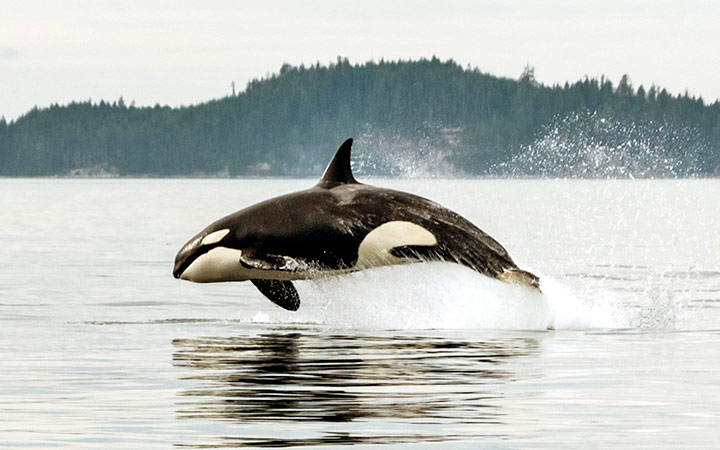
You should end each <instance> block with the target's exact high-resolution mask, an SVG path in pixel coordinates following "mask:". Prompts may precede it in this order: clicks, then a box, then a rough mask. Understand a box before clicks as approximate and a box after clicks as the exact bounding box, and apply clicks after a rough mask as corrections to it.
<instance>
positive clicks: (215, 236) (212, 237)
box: [200, 228, 230, 245]
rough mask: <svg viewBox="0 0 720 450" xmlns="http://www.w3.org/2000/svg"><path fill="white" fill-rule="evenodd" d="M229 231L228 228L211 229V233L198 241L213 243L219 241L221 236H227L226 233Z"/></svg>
mask: <svg viewBox="0 0 720 450" xmlns="http://www.w3.org/2000/svg"><path fill="white" fill-rule="evenodd" d="M229 232H230V230H229V229H228V228H225V229H222V230H218V231H213V232H212V233H210V234H208V235H207V236H205V237H204V238H203V239H202V241H200V244H201V245H210V244H215V243H216V242H220V240H221V239H222V238H224V237H225V236H227V234H228V233H229Z"/></svg>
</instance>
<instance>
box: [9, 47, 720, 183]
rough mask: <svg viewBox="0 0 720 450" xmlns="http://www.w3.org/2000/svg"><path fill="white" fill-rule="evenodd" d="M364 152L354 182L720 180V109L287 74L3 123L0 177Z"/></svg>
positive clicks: (206, 166) (414, 64) (660, 100)
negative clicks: (187, 101)
mask: <svg viewBox="0 0 720 450" xmlns="http://www.w3.org/2000/svg"><path fill="white" fill-rule="evenodd" d="M347 137H354V138H355V139H356V144H355V149H356V161H355V163H356V164H357V166H358V167H356V171H357V172H358V173H359V174H366V175H367V174H378V175H399V176H403V175H418V176H434V175H437V176H522V177H535V176H543V177H583V178H593V177H596V178H597V177H599V178H603V177H686V176H719V175H720V102H719V101H717V100H716V101H715V102H714V103H711V104H707V103H706V102H705V101H703V99H702V98H699V97H694V96H690V95H689V94H687V93H685V94H681V95H672V94H670V93H668V92H667V91H666V90H665V89H662V88H659V87H657V86H649V87H644V86H639V87H637V88H635V87H634V86H633V85H632V83H631V81H630V78H629V77H628V76H624V77H622V79H621V80H619V82H618V83H617V84H616V85H615V84H613V83H612V82H611V81H610V80H608V79H606V78H605V77H600V78H599V79H598V78H584V79H582V80H579V81H577V82H575V83H572V84H570V83H565V84H564V85H553V86H546V85H543V84H541V83H538V82H537V81H536V79H535V76H534V70H533V68H532V67H530V66H528V67H526V68H525V70H524V71H523V73H522V74H521V75H520V77H519V78H518V79H509V78H501V77H496V76H493V75H490V74H487V73H483V72H481V71H480V70H479V69H477V68H470V67H466V68H464V67H462V66H461V65H459V64H457V63H456V62H454V61H452V60H450V61H441V60H439V59H437V58H432V59H422V60H418V61H383V60H381V61H379V62H374V61H373V62H367V63H365V64H358V65H353V64H350V63H349V61H348V60H347V59H343V58H338V60H337V62H335V63H333V64H329V65H327V66H325V65H320V64H319V63H318V64H315V65H312V66H299V67H295V66H290V65H287V64H286V65H283V66H282V67H281V68H280V71H279V72H278V73H276V74H273V75H271V76H269V77H267V78H263V79H255V80H252V81H251V82H249V83H248V85H247V87H246V88H245V90H244V91H242V92H240V93H237V94H234V95H229V96H227V97H224V98H220V99H217V100H212V101H208V102H207V103H202V104H198V105H194V106H187V107H177V108H171V107H167V106H159V105H156V106H154V107H136V106H134V104H132V103H131V104H127V103H126V102H125V101H124V100H123V98H120V99H119V100H116V101H112V102H107V101H100V102H99V103H98V102H93V101H82V102H73V103H70V104H68V105H51V106H50V107H47V108H37V107H36V108H34V109H32V110H31V111H29V112H28V113H26V114H25V115H23V116H21V117H19V118H18V119H17V120H13V121H10V122H8V121H6V120H5V119H2V120H0V175H1V176H50V175H80V176H116V175H120V176H123V175H129V176H252V175H263V176H309V175H314V176H317V175H318V174H319V173H320V172H321V171H322V169H323V167H324V165H325V163H326V162H327V160H328V158H329V157H330V156H331V154H332V152H333V150H334V149H335V148H337V146H338V145H339V144H340V142H342V141H343V140H344V139H345V138H347Z"/></svg>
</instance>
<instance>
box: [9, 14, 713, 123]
mask: <svg viewBox="0 0 720 450" xmlns="http://www.w3.org/2000/svg"><path fill="white" fill-rule="evenodd" d="M339 55H340V56H346V57H348V58H349V59H350V61H351V62H365V61H367V60H370V59H375V60H379V59H380V58H385V59H398V58H403V59H409V58H412V59H416V58H420V57H428V58H429V57H431V56H432V55H437V56H438V57H439V58H441V59H449V58H452V59H454V60H455V61H457V62H458V63H460V64H462V65H463V66H466V65H468V64H470V65H472V66H477V67H479V68H480V69H481V70H483V71H484V72H489V73H491V74H495V75H501V76H508V77H513V78H517V77H518V76H519V75H520V73H521V72H522V70H523V67H524V66H525V64H527V63H530V64H531V65H533V66H535V73H536V77H537V78H538V80H540V81H541V82H544V83H550V84H552V83H556V82H560V83H564V82H565V81H566V80H570V81H575V80H577V79H580V78H582V77H583V76H585V75H589V76H599V75H601V74H605V75H607V76H609V77H610V79H612V80H613V81H614V82H617V81H618V80H619V79H620V76H621V75H622V74H623V73H628V74H629V75H630V77H631V80H632V81H633V84H635V86H637V85H639V84H644V85H645V86H646V87H647V86H649V85H650V84H652V83H655V84H657V85H660V86H662V87H666V88H667V89H668V90H670V91H671V92H673V93H679V92H683V91H684V90H685V89H688V90H689V92H690V93H691V94H696V95H702V96H703V98H704V99H705V100H706V101H707V100H711V101H714V100H716V99H718V98H719V97H720V2H718V1H693V0H686V1H672V2H670V1H631V0H624V1H614V0H611V1H602V2H598V1H593V2H583V1H580V0H575V1H537V0H534V1H452V0H444V1H442V2H440V1H392V0H381V1H373V0H363V1H355V2H349V1H340V0H334V1H312V0H311V1H297V2H290V1H273V2H259V1H239V0H233V1H230V0H228V1H220V0H205V1H183V0H167V1H166V0H142V1H130V0H124V1H110V0H94V1H82V0H62V1H61V0H57V1H52V0H48V1H32V0H0V115H4V116H5V117H6V118H7V119H14V118H17V117H18V116H19V115H21V114H22V113H24V112H26V111H27V110H29V109H30V108H32V107H33V106H34V105H38V106H47V105H49V104H51V103H56V102H57V103H67V102H69V101H71V100H87V99H89V98H92V99H93V100H100V99H109V100H115V99H117V98H119V97H120V96H123V97H124V98H125V100H126V101H127V102H128V103H129V102H130V101H132V100H134V101H135V102H136V103H137V104H138V105H152V104H155V103H161V104H170V105H180V104H191V103H197V102H201V101H205V100H209V99H211V98H217V97H221V96H224V95H227V94H229V93H230V89H231V88H230V83H231V82H232V81H235V82H236V85H237V86H238V89H239V90H241V89H244V87H245V84H246V83H247V81H248V80H250V79H251V78H254V77H261V76H264V75H266V74H269V73H271V72H276V71H277V70H278V69H279V68H280V66H281V65H282V63H283V62H289V63H291V64H300V63H305V64H310V63H314V62H316V61H320V62H321V63H328V62H331V61H334V60H335V59H336V58H337V56H339Z"/></svg>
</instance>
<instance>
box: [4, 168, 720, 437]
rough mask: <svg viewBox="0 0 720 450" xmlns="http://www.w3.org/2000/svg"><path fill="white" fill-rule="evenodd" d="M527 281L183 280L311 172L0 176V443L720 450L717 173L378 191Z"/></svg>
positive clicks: (416, 183) (440, 274)
mask: <svg viewBox="0 0 720 450" xmlns="http://www.w3.org/2000/svg"><path fill="white" fill-rule="evenodd" d="M370 182H371V183H372V184H378V185H384V186H389V187H393V188H397V189H402V190H407V191H411V192H414V193H418V194H420V195H423V196H426V197H429V198H432V199H433V200H436V201H438V202H440V203H442V204H444V205H446V206H448V207H450V208H451V209H453V210H455V211H458V212H459V213H461V214H463V215H464V216H466V217H467V218H469V219H470V220H472V221H473V222H474V223H476V224H477V225H478V226H479V227H480V228H482V229H483V230H485V231H486V232H488V233H489V234H490V235H491V236H493V237H495V238H496V239H497V240H498V241H500V242H501V243H502V244H503V245H504V246H505V247H506V248H507V249H508V251H509V252H510V254H511V255H512V256H513V258H514V259H515V260H516V261H517V262H518V264H519V265H520V266H521V267H523V268H526V269H528V270H531V271H533V272H535V273H536V274H538V275H540V277H541V280H542V288H543V294H542V295H540V294H532V293H528V292H527V291H525V290H523V289H521V288H517V287H513V286H508V285H505V284H503V283H500V282H497V281H495V280H490V279H487V278H485V277H482V276H480V275H478V274H476V273H474V272H472V271H470V270H468V269H465V268H463V267H460V266H457V265H453V264H448V263H429V264H415V265H408V266H402V267H388V268H382V269H376V270H370V271H365V272H359V273H356V274H352V275H350V276H344V277H336V278H327V279H321V280H316V281H307V282H299V283H298V284H297V286H298V290H299V292H300V294H301V297H302V299H303V300H302V301H303V303H302V306H301V308H300V310H299V311H298V312H296V313H291V312H287V311H284V310H281V309H280V308H278V307H276V306H275V305H273V304H272V303H270V302H269V301H268V300H266V299H265V298H264V297H262V295H261V294H259V293H258V292H257V291H256V290H255V288H254V287H253V286H252V285H251V284H249V283H226V284H206V285H200V284H192V283H188V282H183V281H178V280H175V279H173V277H172V275H171V270H172V264H173V258H174V256H175V253H176V252H177V250H178V249H179V248H180V247H181V246H182V244H183V243H185V241H186V240H187V239H188V238H189V237H191V236H192V235H194V234H195V233H196V232H198V231H199V230H200V229H202V228H203V227H205V226H206V225H207V224H209V223H210V222H212V221H214V220H215V219H217V218H219V217H221V216H223V215H226V214H228V213H231V212H234V211H235V210H237V209H240V208H242V207H244V206H247V205H249V204H251V203H254V202H256V201H259V200H262V199H265V198H268V197H270V196H274V195H278V194H281V193H285V192H289V191H292V190H297V189H303V188H306V187H308V186H310V185H312V184H313V183H314V181H313V180H197V179H193V180H181V179H177V180H145V179H143V180H133V179H112V180H92V179H88V180H72V179H2V180H0V211H1V213H0V263H1V264H2V270H0V448H23V449H25V448H48V447H53V448H92V449H96V448H104V449H114V448H143V449H152V448H171V447H177V448H236V447H273V448H278V447H280V448H291V447H308V448H329V447H334V446H338V445H354V446H357V447H360V448H369V447H375V446H379V445H383V444H384V445H391V446H393V447H398V448H413V449H414V448H448V449H456V448H553V449H554V448H589V447H592V448H609V447H612V448H648V449H657V448H693V449H698V448H718V446H719V445H720V444H719V442H720V432H719V431H718V426H720V225H718V224H719V223H720V200H719V199H720V181H718V180H645V181H635V180H623V181H617V180H593V181H582V180H370Z"/></svg>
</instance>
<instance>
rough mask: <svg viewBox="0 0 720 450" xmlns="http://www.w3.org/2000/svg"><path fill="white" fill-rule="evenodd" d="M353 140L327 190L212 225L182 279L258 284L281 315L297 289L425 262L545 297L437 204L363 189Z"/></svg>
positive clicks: (278, 200)
mask: <svg viewBox="0 0 720 450" xmlns="http://www.w3.org/2000/svg"><path fill="white" fill-rule="evenodd" d="M351 147H352V139H348V140H346V141H345V142H343V144H342V145H341V146H340V148H338V150H337V152H336V153H335V156H334V157H333V158H332V160H331V161H330V164H329V165H328V166H327V169H325V173H324V174H323V176H322V178H321V179H320V182H319V183H318V184H316V185H315V186H313V187H312V188H310V189H307V190H304V191H299V192H293V193H290V194H286V195H282V196H279V197H275V198H271V199H269V200H265V201H263V202H261V203H257V204H255V205H252V206H249V207H247V208H245V209H242V210H240V211H238V212H236V213H234V214H231V215H229V216H227V217H223V218H222V219H220V220H218V221H216V222H214V223H212V224H211V225H210V226H208V227H207V228H205V229H204V230H203V231H201V232H200V233H198V234H197V235H196V236H195V237H193V238H192V239H190V241H188V242H187V244H185V245H184V246H183V247H182V249H181V250H180V251H179V252H178V254H177V257H176V258H175V267H174V270H173V274H174V276H175V278H180V279H183V280H188V281H194V282H197V283H214V282H223V281H247V280H250V281H251V282H252V283H253V284H254V285H255V286H256V287H257V288H258V289H259V290H260V292H262V293H263V294H264V295H265V296H266V297H267V298H269V299H270V300H271V301H273V302H274V303H276V304H277V305H279V306H281V307H283V308H285V309H288V310H291V311H296V310H297V309H298V308H299V307H300V297H299V295H298V293H297V290H296V289H295V287H294V286H293V281H294V280H307V279H313V278H318V277H321V276H331V275H341V274H345V273H349V272H354V271H358V270H364V269H370V268H374V267H380V266H387V265H394V264H407V263H414V262H423V261H447V262H452V263H457V264H462V265H464V266H467V267H469V268H471V269H473V270H475V271H477V272H479V273H480V274H482V275H484V276H488V277H492V278H496V279H499V280H501V281H505V282H510V283H519V284H523V285H526V286H528V288H530V289H536V290H539V289H540V287H539V279H538V277H537V276H535V275H533V274H532V273H530V272H526V271H524V270H521V269H519V268H518V267H517V265H516V264H515V262H513V260H512V258H510V255H508V252H507V251H506V250H505V248H503V246H502V245H500V244H499V243H498V242H497V241H496V240H494V239H493V238H491V237H490V236H488V235H487V234H485V233H484V232H483V231H482V230H480V229H479V228H477V227H476V226H475V225H473V224H472V223H470V222H469V221H468V220H467V219H465V218H463V217H462V216H460V215H459V214H456V213H454V212H452V211H450V210H448V209H447V208H444V207H442V206H440V205H438V204H437V203H435V202H433V201H430V200H428V199H425V198H423V197H419V196H417V195H413V194H409V193H406V192H401V191H395V190H391V189H384V188H380V187H375V186H370V185H367V184H363V183H359V182H358V181H356V180H355V178H354V177H353V174H352V170H351V167H350V150H351Z"/></svg>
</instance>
